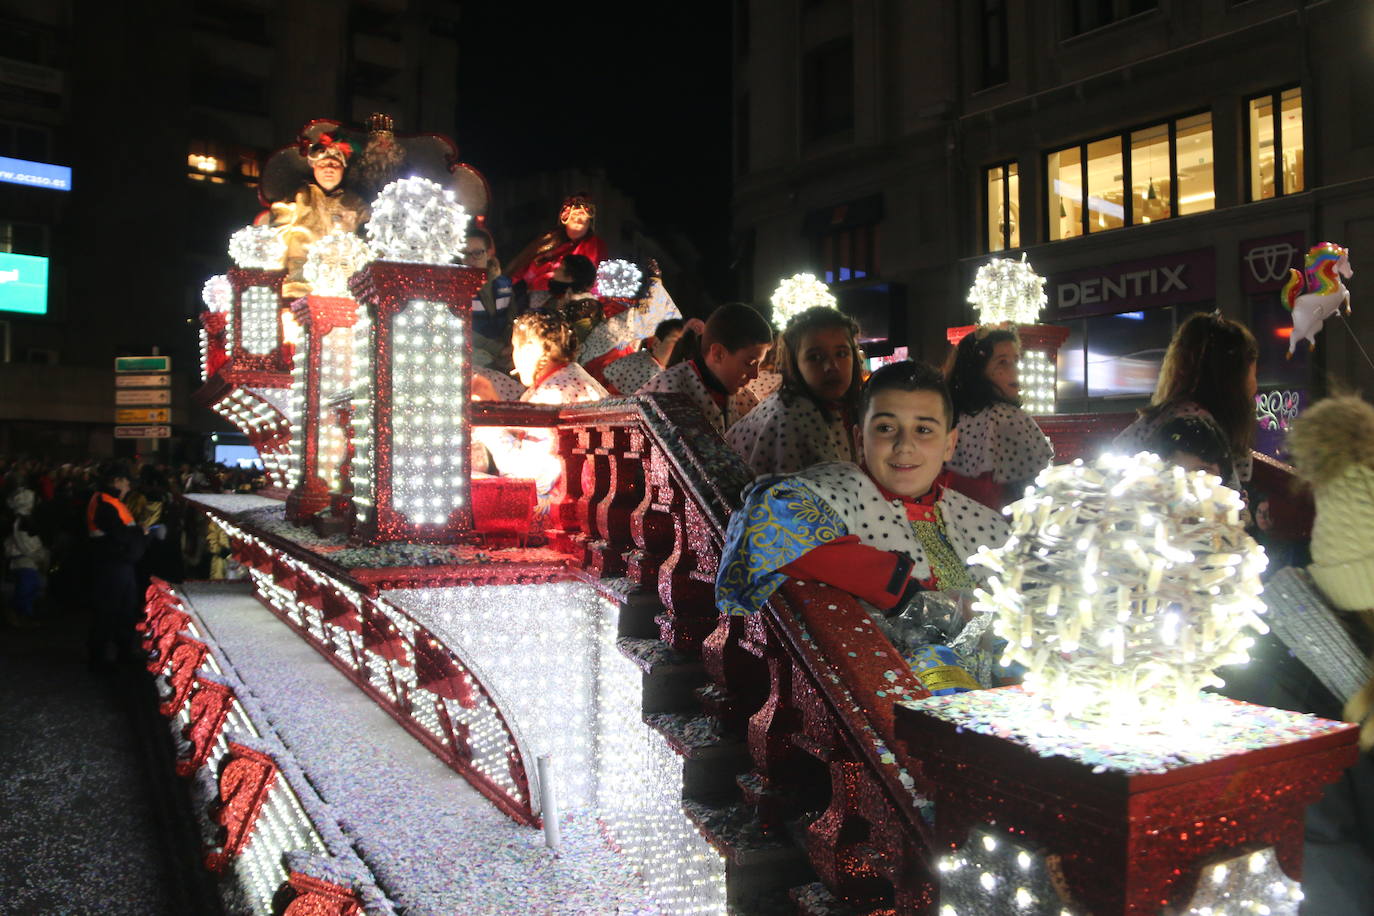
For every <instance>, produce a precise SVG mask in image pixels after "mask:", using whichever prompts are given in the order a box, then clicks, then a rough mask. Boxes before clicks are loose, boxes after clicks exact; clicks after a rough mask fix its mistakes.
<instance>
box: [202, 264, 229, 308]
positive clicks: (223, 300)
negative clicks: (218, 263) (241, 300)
mask: <svg viewBox="0 0 1374 916" xmlns="http://www.w3.org/2000/svg"><path fill="white" fill-rule="evenodd" d="M200 299H201V301H202V302H204V303H205V307H206V308H207V309H209V310H210V311H212V312H215V313H220V312H227V311H229V307H230V306H232V305H233V304H234V287H233V285H232V284H231V283H230V282H229V277H228V276H226V275H225V274H215V275H214V276H213V277H211V278H210V279H208V280H206V281H205V285H204V286H202V287H201V288H200Z"/></svg>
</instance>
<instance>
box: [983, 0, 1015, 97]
mask: <svg viewBox="0 0 1374 916" xmlns="http://www.w3.org/2000/svg"><path fill="white" fill-rule="evenodd" d="M978 27H979V35H978V39H979V40H978V47H979V50H980V52H981V56H980V60H979V64H980V67H979V70H980V73H979V80H978V85H979V87H980V88H983V89H986V88H987V87H989V86H997V85H1000V84H1001V83H1005V82H1006V81H1007V78H1008V73H1009V71H1008V65H1007V3H1006V0H982V4H981V10H980V15H979V19H978Z"/></svg>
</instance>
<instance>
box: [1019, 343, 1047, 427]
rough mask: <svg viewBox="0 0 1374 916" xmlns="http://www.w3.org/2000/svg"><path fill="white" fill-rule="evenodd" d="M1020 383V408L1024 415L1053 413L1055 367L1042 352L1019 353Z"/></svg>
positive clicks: (1028, 351)
mask: <svg viewBox="0 0 1374 916" xmlns="http://www.w3.org/2000/svg"><path fill="white" fill-rule="evenodd" d="M1017 380H1018V381H1019V382H1020V383H1021V392H1020V394H1021V406H1022V407H1023V408H1024V409H1025V411H1026V413H1032V414H1050V413H1054V396H1055V390H1054V385H1055V367H1054V363H1052V362H1051V361H1050V358H1049V356H1048V354H1046V353H1045V352H1044V351H1043V350H1023V351H1021V362H1020V366H1019V368H1018V370H1017Z"/></svg>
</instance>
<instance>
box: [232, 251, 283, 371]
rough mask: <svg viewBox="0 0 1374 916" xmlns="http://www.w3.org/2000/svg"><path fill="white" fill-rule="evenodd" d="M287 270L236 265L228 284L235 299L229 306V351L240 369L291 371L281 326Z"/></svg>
mask: <svg viewBox="0 0 1374 916" xmlns="http://www.w3.org/2000/svg"><path fill="white" fill-rule="evenodd" d="M285 276H286V271H284V270H255V269H247V268H233V269H231V270H230V271H229V273H228V277H229V285H230V286H231V287H232V288H233V290H234V301H233V304H232V305H231V306H230V307H229V310H230V315H229V317H228V320H227V324H228V339H227V341H226V350H227V351H228V354H229V362H230V364H231V365H232V366H233V368H235V369H238V370H247V371H256V372H290V371H291V353H290V348H289V347H288V346H287V345H286V335H285V330H284V329H283V327H282V322H281V311H282V300H281V284H282V278H284V277H285Z"/></svg>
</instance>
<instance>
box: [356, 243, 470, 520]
mask: <svg viewBox="0 0 1374 916" xmlns="http://www.w3.org/2000/svg"><path fill="white" fill-rule="evenodd" d="M485 280H486V273H485V272H484V271H482V270H481V269H479V268H475V267H454V266H441V265H431V264H409V263H397V262H392V261H373V262H372V263H371V264H368V265H367V266H366V267H364V268H363V269H362V270H360V271H358V272H357V273H356V274H354V275H353V278H352V279H351V280H350V281H349V286H350V288H351V289H352V291H353V294H354V296H355V297H356V299H357V300H358V303H359V304H360V306H361V308H360V310H359V314H358V321H357V324H356V325H355V326H354V350H353V372H354V377H355V380H356V381H355V384H354V396H353V405H352V406H353V435H352V439H351V444H352V446H353V449H354V454H353V456H352V461H351V466H352V484H353V504H354V511H355V523H354V529H353V533H354V537H355V538H357V539H358V540H360V541H362V542H363V543H367V544H378V543H384V542H387V541H410V540H413V541H428V542H431V543H454V542H456V541H458V540H460V539H461V538H462V537H463V535H464V534H466V533H467V532H468V531H470V530H471V528H472V506H471V501H470V499H469V478H470V474H471V467H470V460H469V456H470V454H471V438H470V433H471V423H470V419H469V413H470V407H471V401H470V394H471V384H470V382H471V378H472V358H471V355H472V340H471V338H472V316H471V314H470V309H471V305H472V297H473V296H474V295H476V293H477V290H478V289H480V288H481V286H482V283H483V282H485Z"/></svg>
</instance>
